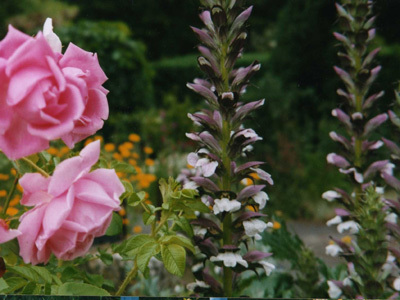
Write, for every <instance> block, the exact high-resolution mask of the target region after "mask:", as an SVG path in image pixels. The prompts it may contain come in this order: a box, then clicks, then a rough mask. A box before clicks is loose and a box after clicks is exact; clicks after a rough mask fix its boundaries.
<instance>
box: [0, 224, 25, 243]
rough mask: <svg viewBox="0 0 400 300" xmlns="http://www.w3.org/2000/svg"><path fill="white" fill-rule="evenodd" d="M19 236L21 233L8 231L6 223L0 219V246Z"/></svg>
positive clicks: (12, 230) (13, 230)
mask: <svg viewBox="0 0 400 300" xmlns="http://www.w3.org/2000/svg"><path fill="white" fill-rule="evenodd" d="M20 234H21V232H19V231H18V230H15V229H9V228H8V225H7V223H6V222H5V221H4V220H3V219H0V244H2V243H5V242H8V241H10V240H12V239H13V238H16V237H17V236H18V235H20Z"/></svg>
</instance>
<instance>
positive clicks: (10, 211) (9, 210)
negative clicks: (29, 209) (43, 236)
mask: <svg viewBox="0 0 400 300" xmlns="http://www.w3.org/2000/svg"><path fill="white" fill-rule="evenodd" d="M6 213H7V215H9V216H10V217H13V216H15V215H16V214H17V213H18V209H16V208H15V207H9V208H7V212H6Z"/></svg>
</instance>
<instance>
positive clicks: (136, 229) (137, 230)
mask: <svg viewBox="0 0 400 300" xmlns="http://www.w3.org/2000/svg"><path fill="white" fill-rule="evenodd" d="M142 230H143V228H142V226H140V225H136V226H133V229H132V231H133V232H134V233H141V232H142Z"/></svg>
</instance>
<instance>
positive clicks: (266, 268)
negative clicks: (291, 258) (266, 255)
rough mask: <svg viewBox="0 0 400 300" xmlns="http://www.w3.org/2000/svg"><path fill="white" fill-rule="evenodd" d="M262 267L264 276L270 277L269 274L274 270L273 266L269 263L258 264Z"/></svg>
mask: <svg viewBox="0 0 400 300" xmlns="http://www.w3.org/2000/svg"><path fill="white" fill-rule="evenodd" d="M258 263H259V264H260V265H262V267H263V268H264V271H265V274H266V275H267V276H269V275H271V272H272V271H273V270H275V266H274V265H273V264H271V263H269V262H266V261H260V262H258Z"/></svg>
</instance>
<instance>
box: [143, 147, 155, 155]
mask: <svg viewBox="0 0 400 300" xmlns="http://www.w3.org/2000/svg"><path fill="white" fill-rule="evenodd" d="M143 151H144V153H146V154H152V153H153V152H154V151H153V148H151V147H144V148H143Z"/></svg>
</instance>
